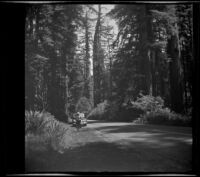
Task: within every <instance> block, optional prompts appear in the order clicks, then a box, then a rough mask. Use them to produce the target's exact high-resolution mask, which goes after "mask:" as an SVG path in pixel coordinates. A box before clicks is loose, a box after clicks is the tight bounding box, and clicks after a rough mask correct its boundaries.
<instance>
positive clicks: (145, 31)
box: [140, 5, 152, 94]
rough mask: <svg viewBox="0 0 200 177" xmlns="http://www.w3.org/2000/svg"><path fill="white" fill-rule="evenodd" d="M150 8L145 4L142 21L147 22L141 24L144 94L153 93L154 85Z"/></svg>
mask: <svg viewBox="0 0 200 177" xmlns="http://www.w3.org/2000/svg"><path fill="white" fill-rule="evenodd" d="M149 13H150V12H149V9H148V6H147V5H144V8H143V9H142V11H141V17H140V18H141V22H142V21H144V20H145V22H144V23H143V24H142V25H141V26H142V27H141V29H140V35H141V37H140V41H141V44H140V45H141V47H140V53H141V54H140V55H141V68H140V69H141V71H142V73H143V75H144V79H143V82H142V90H143V91H144V94H151V93H150V92H151V90H152V88H151V87H152V86H151V66H150V59H151V57H150V53H151V51H150V47H149V44H150V43H151V41H152V29H151V28H152V27H151V21H150V20H151V18H150V15H149Z"/></svg>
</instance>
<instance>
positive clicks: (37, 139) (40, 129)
mask: <svg viewBox="0 0 200 177" xmlns="http://www.w3.org/2000/svg"><path fill="white" fill-rule="evenodd" d="M25 133H26V134H25V140H26V145H27V143H29V145H30V146H32V145H33V144H35V145H36V144H37V146H46V147H48V148H53V149H54V150H57V149H58V148H60V147H61V144H62V139H63V137H64V135H65V133H66V128H65V126H64V124H62V123H60V122H59V121H57V120H56V119H55V118H54V116H53V115H51V114H50V113H48V112H38V111H25Z"/></svg>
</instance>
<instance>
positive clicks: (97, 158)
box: [26, 121, 192, 173]
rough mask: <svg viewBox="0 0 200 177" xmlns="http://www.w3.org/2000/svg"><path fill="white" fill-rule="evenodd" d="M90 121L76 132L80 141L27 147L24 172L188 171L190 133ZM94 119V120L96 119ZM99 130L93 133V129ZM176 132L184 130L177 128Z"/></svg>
mask: <svg viewBox="0 0 200 177" xmlns="http://www.w3.org/2000/svg"><path fill="white" fill-rule="evenodd" d="M93 123H94V124H91V127H95V128H94V129H92V128H89V129H88V128H85V129H83V130H82V132H80V133H79V134H78V136H77V138H79V140H81V141H82V142H84V143H82V144H79V145H78V146H74V147H72V148H71V149H66V150H65V151H64V153H63V154H59V153H57V152H56V151H46V152H35V151H31V152H30V154H29V155H28V156H27V159H26V171H27V172H179V173H186V172H191V167H192V164H191V163H192V146H191V136H190V134H188V136H185V135H183V134H174V133H170V132H169V130H171V131H172V130H173V131H174V130H175V129H174V127H172V128H170V127H169V128H166V129H165V131H167V130H168V132H161V130H163V129H164V128H163V127H162V128H161V129H160V128H159V127H157V126H149V127H146V126H144V125H136V126H133V125H131V126H129V125H125V124H120V126H119V125H118V124H113V125H111V124H110V125H109V124H104V122H102V121H101V122H100V123H98V125H99V127H98V126H96V125H95V122H93ZM96 123H97V122H96ZM95 131H96V132H98V131H99V132H101V134H102V136H97V134H98V133H97V134H96V133H94V132H95ZM178 133H187V131H186V132H185V129H184V131H183V130H181V129H180V131H179V130H178Z"/></svg>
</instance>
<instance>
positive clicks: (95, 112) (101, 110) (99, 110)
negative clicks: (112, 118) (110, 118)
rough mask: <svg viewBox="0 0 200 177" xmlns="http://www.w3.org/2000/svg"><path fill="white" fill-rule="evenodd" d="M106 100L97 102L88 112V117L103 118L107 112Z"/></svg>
mask: <svg viewBox="0 0 200 177" xmlns="http://www.w3.org/2000/svg"><path fill="white" fill-rule="evenodd" d="M108 105H109V104H108V101H107V100H105V101H104V102H102V103H99V104H98V105H97V106H96V107H95V108H94V109H92V111H91V112H90V113H89V115H88V118H90V119H104V118H105V114H106V112H107V107H108Z"/></svg>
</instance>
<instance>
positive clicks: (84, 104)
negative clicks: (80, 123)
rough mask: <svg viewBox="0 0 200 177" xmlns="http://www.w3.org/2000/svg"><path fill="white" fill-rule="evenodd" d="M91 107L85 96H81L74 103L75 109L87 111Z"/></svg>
mask: <svg viewBox="0 0 200 177" xmlns="http://www.w3.org/2000/svg"><path fill="white" fill-rule="evenodd" d="M91 109H92V105H91V103H90V100H89V99H87V98H86V97H81V98H80V99H79V100H78V102H77V104H76V111H79V112H83V113H86V114H87V113H88V112H89V111H90V110H91Z"/></svg>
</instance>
